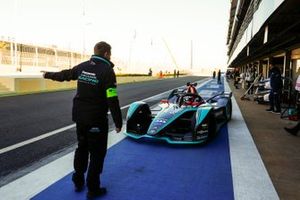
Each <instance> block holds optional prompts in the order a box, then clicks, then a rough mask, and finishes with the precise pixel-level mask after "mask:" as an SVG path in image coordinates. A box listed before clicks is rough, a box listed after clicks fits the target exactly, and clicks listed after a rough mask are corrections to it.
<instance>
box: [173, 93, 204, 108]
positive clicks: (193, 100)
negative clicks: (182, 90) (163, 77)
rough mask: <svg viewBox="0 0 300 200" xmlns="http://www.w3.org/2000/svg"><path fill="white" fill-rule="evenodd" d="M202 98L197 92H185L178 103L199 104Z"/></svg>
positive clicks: (180, 104)
mask: <svg viewBox="0 0 300 200" xmlns="http://www.w3.org/2000/svg"><path fill="white" fill-rule="evenodd" d="M203 102H204V100H203V99H202V97H201V96H200V95H199V94H192V93H186V94H184V95H182V96H181V97H180V98H179V101H178V105H179V107H180V106H182V105H190V106H199V105H200V104H202V103H203Z"/></svg>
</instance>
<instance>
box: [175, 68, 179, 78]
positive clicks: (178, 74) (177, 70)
mask: <svg viewBox="0 0 300 200" xmlns="http://www.w3.org/2000/svg"><path fill="white" fill-rule="evenodd" d="M176 75H177V78H179V70H177V74H176Z"/></svg>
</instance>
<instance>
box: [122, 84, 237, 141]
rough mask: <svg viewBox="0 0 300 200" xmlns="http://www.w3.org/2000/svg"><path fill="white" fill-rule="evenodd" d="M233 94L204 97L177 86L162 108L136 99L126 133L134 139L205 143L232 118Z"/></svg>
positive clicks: (129, 112) (131, 106)
mask: <svg viewBox="0 0 300 200" xmlns="http://www.w3.org/2000/svg"><path fill="white" fill-rule="evenodd" d="M231 96H232V93H231V92H230V93H226V92H222V93H219V94H216V95H213V96H212V97H210V98H207V99H203V98H202V97H201V96H200V95H198V94H190V93H186V92H185V91H184V90H178V89H175V90H173V91H172V92H171V94H170V96H169V98H168V99H166V100H162V101H161V102H160V104H159V106H158V108H159V109H155V110H151V109H150V107H149V105H148V104H147V103H145V102H134V103H132V104H131V105H130V107H129V109H128V112H127V127H126V132H125V133H124V134H125V135H127V136H129V137H131V138H133V139H139V140H140V139H145V138H147V139H149V138H150V139H155V140H164V141H166V142H168V143H171V144H201V143H205V142H207V141H209V140H210V139H211V138H213V136H214V135H215V134H216V133H217V132H218V131H219V129H220V128H221V127H222V125H224V124H225V123H226V122H228V121H229V120H230V119H231V113H232V104H231Z"/></svg>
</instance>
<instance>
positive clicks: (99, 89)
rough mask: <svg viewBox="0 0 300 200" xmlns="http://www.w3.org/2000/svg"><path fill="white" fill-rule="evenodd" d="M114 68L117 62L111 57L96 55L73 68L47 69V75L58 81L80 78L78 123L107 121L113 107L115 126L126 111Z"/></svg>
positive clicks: (74, 116) (76, 104)
mask: <svg viewBox="0 0 300 200" xmlns="http://www.w3.org/2000/svg"><path fill="white" fill-rule="evenodd" d="M113 67H114V64H113V63H112V62H110V61H109V60H107V59H105V58H103V57H100V56H95V55H94V56H92V57H91V59H90V60H89V61H86V62H83V63H80V64H79V65H77V66H75V67H73V68H72V69H68V70H62V71H60V72H46V73H45V75H44V77H45V78H46V79H52V80H55V81H70V80H77V93H76V95H75V97H74V99H73V110H72V119H73V121H74V122H76V123H82V124H86V125H101V124H103V123H107V112H108V108H109V109H110V111H111V114H112V118H113V120H114V123H115V126H116V127H117V128H121V127H122V114H121V109H120V105H119V99H118V96H117V84H116V75H115V73H114V70H113Z"/></svg>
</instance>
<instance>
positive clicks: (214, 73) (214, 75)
mask: <svg viewBox="0 0 300 200" xmlns="http://www.w3.org/2000/svg"><path fill="white" fill-rule="evenodd" d="M215 78H216V71H213V79H215Z"/></svg>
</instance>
